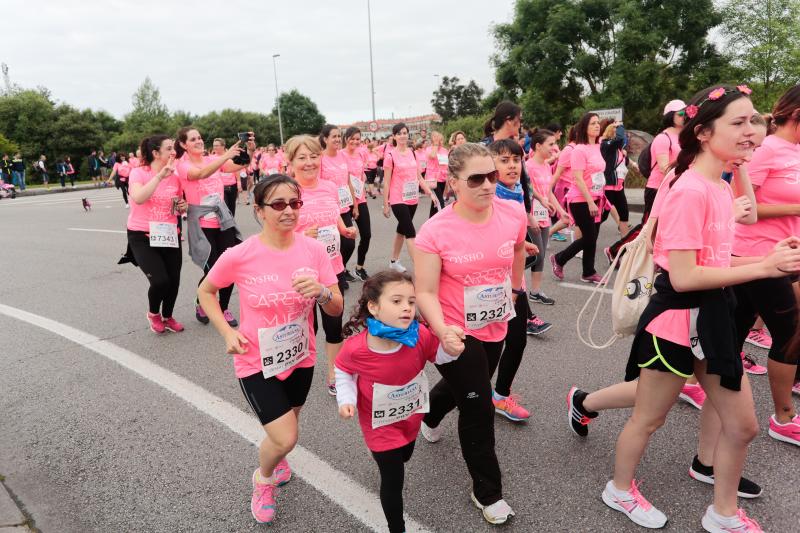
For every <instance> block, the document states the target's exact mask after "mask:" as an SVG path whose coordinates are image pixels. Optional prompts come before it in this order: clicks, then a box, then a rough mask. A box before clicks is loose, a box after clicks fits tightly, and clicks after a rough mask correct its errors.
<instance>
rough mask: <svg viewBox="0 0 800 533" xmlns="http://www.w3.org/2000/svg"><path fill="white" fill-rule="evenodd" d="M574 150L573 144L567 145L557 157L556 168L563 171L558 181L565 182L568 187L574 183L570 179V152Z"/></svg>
mask: <svg viewBox="0 0 800 533" xmlns="http://www.w3.org/2000/svg"><path fill="white" fill-rule="evenodd" d="M574 149H575V143H569V144H568V145H566V146H565V147H564V149H563V150H561V153H560V154H559V155H558V164H557V166H559V167H561V168H563V169H564V170H562V171H561V176H559V178H558V180H559V181H563V182H566V183H568V184H569V185H572V184H573V183H575V180H574V179H573V178H572V151H573V150H574Z"/></svg>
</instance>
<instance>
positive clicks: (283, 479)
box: [272, 457, 292, 487]
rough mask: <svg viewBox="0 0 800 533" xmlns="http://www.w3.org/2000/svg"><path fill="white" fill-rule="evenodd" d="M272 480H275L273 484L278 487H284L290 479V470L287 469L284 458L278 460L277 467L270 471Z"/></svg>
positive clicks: (287, 464) (286, 462)
mask: <svg viewBox="0 0 800 533" xmlns="http://www.w3.org/2000/svg"><path fill="white" fill-rule="evenodd" d="M272 479H274V480H275V484H276V485H277V486H279V487H282V486H284V485H286V484H287V483H289V480H290V479H292V469H291V468H289V462H288V461H287V460H286V458H285V457H284V458H283V459H281V460H280V462H279V463H278V466H276V467H275V470H273V471H272Z"/></svg>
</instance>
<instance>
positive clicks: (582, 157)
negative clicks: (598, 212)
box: [562, 143, 606, 204]
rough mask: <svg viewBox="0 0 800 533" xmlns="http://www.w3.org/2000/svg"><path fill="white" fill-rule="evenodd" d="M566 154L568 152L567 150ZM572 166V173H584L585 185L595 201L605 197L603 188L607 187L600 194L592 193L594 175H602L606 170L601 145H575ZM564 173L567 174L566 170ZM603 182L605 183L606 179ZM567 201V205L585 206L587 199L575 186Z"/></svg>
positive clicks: (571, 159) (567, 196) (570, 190)
mask: <svg viewBox="0 0 800 533" xmlns="http://www.w3.org/2000/svg"><path fill="white" fill-rule="evenodd" d="M564 152H566V149H565V150H564ZM564 152H562V155H563V154H564ZM570 166H571V169H570V173H574V172H576V171H581V172H583V183H584V184H586V188H587V189H588V190H589V192H590V195H591V197H592V198H593V199H595V200H596V199H597V198H600V197H601V196H603V188H605V185H604V186H603V188H601V189H600V191H599V192H597V191H594V192H593V191H592V175H594V174H597V173H598V172H600V173H602V172H603V171H604V170H605V168H606V161H605V159H603V155H602V154H601V153H600V145H599V144H597V143H595V144H577V145H575V148H574V149H573V150H572V156H571V158H570ZM564 172H566V169H565V170H564ZM563 175H564V174H562V176H563ZM603 180H604V181H605V177H604V178H603ZM566 201H567V203H573V204H579V203H584V204H585V203H586V198H584V197H583V195H582V194H581V192H580V190H579V189H578V187H577V186H574V185H573V186H572V187H570V189H569V191H568V192H567V195H566Z"/></svg>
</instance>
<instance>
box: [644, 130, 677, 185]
mask: <svg viewBox="0 0 800 533" xmlns="http://www.w3.org/2000/svg"><path fill="white" fill-rule="evenodd" d="M680 151H681V145H680V143H679V142H678V136H677V135H675V134H674V133H670V132H669V131H666V130H664V131H663V132H661V133H659V134H658V135H656V136H655V138H654V139H653V143H652V144H651V145H650V164H651V165H654V167H653V169H652V170H651V171H650V177H649V178H647V184H646V185H645V186H646V187H647V188H648V189H658V186H659V185H661V180H662V179H664V173H663V172H661V169H660V168H658V160H657V156H659V155H666V156H667V158H668V159H669V163H670V164H672V163H674V162H675V160H676V159H677V158H678V154H679V153H680Z"/></svg>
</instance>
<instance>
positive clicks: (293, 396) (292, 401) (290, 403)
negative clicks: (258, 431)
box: [239, 367, 314, 426]
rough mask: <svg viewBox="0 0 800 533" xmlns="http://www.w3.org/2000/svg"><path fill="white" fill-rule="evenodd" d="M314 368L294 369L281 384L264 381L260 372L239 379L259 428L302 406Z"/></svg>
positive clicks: (273, 378)
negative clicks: (259, 423) (258, 422)
mask: <svg viewBox="0 0 800 533" xmlns="http://www.w3.org/2000/svg"><path fill="white" fill-rule="evenodd" d="M313 378H314V367H309V368H295V369H294V371H293V372H292V373H291V374H290V375H289V377H288V378H286V379H285V380H283V381H281V380H279V379H278V378H277V377H275V376H273V377H271V378H268V379H264V376H263V375H262V374H261V372H258V373H256V374H253V375H252V376H247V377H246V378H239V385H240V386H241V387H242V393H244V397H245V399H246V400H247V403H249V404H250V408H251V409H252V410H253V412H254V413H255V414H256V416H257V417H258V420H259V421H260V422H261V425H262V426H266V425H267V424H269V423H270V422H273V421H274V420H277V419H278V418H280V417H282V416H283V415H285V414H286V413H288V412H289V411H291V410H292V408H293V407H301V406H302V405H303V404H305V403H306V397H307V396H308V391H309V390H311V380H312V379H313Z"/></svg>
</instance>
